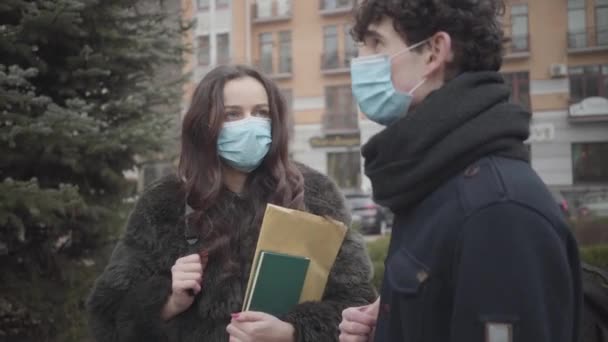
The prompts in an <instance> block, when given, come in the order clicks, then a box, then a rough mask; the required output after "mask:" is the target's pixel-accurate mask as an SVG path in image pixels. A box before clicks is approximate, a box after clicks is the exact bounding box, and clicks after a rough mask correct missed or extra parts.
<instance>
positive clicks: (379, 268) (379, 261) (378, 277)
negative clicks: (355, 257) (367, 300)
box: [367, 236, 390, 290]
mask: <svg viewBox="0 0 608 342" xmlns="http://www.w3.org/2000/svg"><path fill="white" fill-rule="evenodd" d="M389 242H390V236H385V237H381V238H379V239H378V240H376V241H372V242H370V243H368V245H367V248H368V251H369V257H370V259H371V260H372V265H373V266H374V279H373V284H374V286H375V287H376V289H378V290H380V286H381V285H382V277H383V276H384V260H385V259H386V255H387V254H388V244H389Z"/></svg>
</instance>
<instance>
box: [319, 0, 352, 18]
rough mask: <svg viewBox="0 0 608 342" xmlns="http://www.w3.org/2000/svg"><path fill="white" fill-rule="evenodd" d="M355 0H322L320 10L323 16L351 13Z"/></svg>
mask: <svg viewBox="0 0 608 342" xmlns="http://www.w3.org/2000/svg"><path fill="white" fill-rule="evenodd" d="M354 4H355V0H320V1H319V9H320V10H321V14H323V15H335V14H344V13H350V12H351V11H352V10H353V5H354Z"/></svg>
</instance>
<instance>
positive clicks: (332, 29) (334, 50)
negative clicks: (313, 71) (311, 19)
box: [322, 25, 339, 69]
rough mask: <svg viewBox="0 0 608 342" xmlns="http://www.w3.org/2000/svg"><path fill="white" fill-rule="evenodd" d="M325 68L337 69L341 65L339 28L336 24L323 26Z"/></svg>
mask: <svg viewBox="0 0 608 342" xmlns="http://www.w3.org/2000/svg"><path fill="white" fill-rule="evenodd" d="M322 62H323V64H322V66H323V69H335V68H337V67H338V65H339V57H338V28H337V27H336V26H334V25H332V26H325V27H324V28H323V61H322Z"/></svg>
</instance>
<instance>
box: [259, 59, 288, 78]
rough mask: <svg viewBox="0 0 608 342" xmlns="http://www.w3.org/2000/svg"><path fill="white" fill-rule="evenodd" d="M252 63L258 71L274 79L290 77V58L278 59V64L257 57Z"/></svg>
mask: <svg viewBox="0 0 608 342" xmlns="http://www.w3.org/2000/svg"><path fill="white" fill-rule="evenodd" d="M254 65H255V67H256V68H257V69H258V70H259V71H261V72H263V73H264V74H266V75H267V76H269V77H272V78H274V79H282V78H289V77H291V73H292V68H291V58H289V59H285V60H279V63H278V64H275V63H274V62H273V61H272V60H271V59H259V60H256V61H255V62H254Z"/></svg>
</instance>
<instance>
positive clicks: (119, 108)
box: [0, 0, 184, 341]
mask: <svg viewBox="0 0 608 342" xmlns="http://www.w3.org/2000/svg"><path fill="white" fill-rule="evenodd" d="M178 14H179V13H169V12H168V11H167V10H166V8H164V3H163V2H162V1H160V0H157V1H145V0H3V1H2V2H0V156H1V159H0V267H1V273H0V341H2V340H4V339H6V340H11V341H18V340H30V339H31V340H37V341H45V340H51V341H53V340H61V341H69V340H74V341H79V340H81V339H82V336H83V335H82V334H83V331H82V325H83V323H84V322H83V321H84V317H85V316H84V312H83V311H84V307H83V303H84V299H85V296H86V293H87V291H88V289H89V288H90V286H91V285H92V281H93V280H94V276H95V274H96V273H97V272H98V269H97V268H96V267H91V265H92V264H93V261H94V260H96V257H98V256H99V255H100V253H99V252H100V250H104V249H103V247H104V246H106V245H107V242H108V241H113V239H114V238H115V237H116V235H117V234H118V233H119V231H118V230H119V229H120V228H121V226H122V224H123V223H124V212H125V210H124V204H123V202H124V198H125V197H127V196H129V195H130V193H132V191H133V184H130V183H129V181H128V180H126V179H125V176H124V172H125V171H127V170H131V169H133V168H134V167H135V166H136V164H137V160H138V159H137V158H142V157H143V158H145V157H146V156H149V155H151V154H153V153H157V152H162V151H163V149H164V148H165V149H166V146H171V140H170V139H169V138H170V137H172V136H175V134H174V132H173V131H172V130H171V127H173V126H172V125H173V123H174V122H175V119H176V118H177V117H178V115H179V107H180V103H181V93H180V90H181V88H180V81H181V76H180V75H179V71H180V65H181V58H182V55H183V52H184V51H183V47H182V45H181V42H182V37H181V33H182V30H183V28H181V27H180V25H179V23H178ZM167 68H169V69H167ZM167 70H173V71H174V72H173V74H171V72H168V71H167ZM161 76H162V77H161ZM101 264H103V262H98V263H97V265H101Z"/></svg>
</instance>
